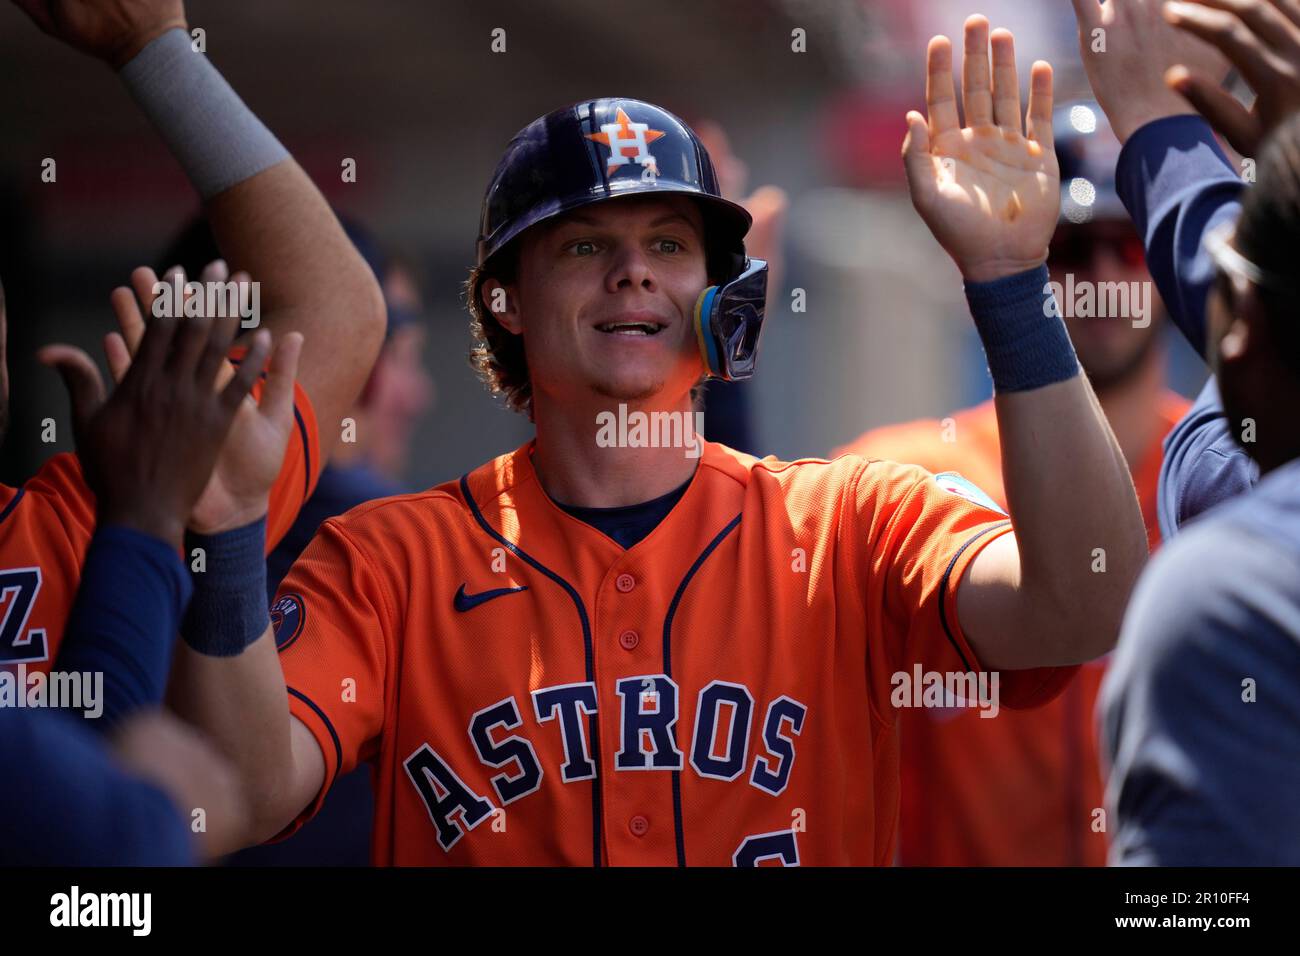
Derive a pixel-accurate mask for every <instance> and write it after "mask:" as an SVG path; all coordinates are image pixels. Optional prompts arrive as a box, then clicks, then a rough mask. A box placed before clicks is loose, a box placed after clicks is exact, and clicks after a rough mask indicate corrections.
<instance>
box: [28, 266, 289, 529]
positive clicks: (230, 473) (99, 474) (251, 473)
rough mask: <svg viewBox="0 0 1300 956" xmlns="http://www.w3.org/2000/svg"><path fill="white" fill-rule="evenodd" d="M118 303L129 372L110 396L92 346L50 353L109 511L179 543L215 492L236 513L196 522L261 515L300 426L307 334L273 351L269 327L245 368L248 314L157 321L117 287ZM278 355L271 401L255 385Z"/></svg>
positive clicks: (119, 372) (113, 356)
mask: <svg viewBox="0 0 1300 956" xmlns="http://www.w3.org/2000/svg"><path fill="white" fill-rule="evenodd" d="M143 271H147V270H137V274H138V275H139V277H140V279H141V280H143V279H144V278H145V277H144V276H143V275H140V273H142V272H143ZM149 275H150V276H151V275H152V273H151V272H150V273H149ZM113 306H114V309H115V311H116V312H117V315H118V322H119V325H120V326H121V328H122V332H120V333H118V332H114V333H112V334H110V335H109V336H108V337H107V338H106V340H105V345H104V349H105V352H106V354H107V356H108V362H109V367H110V369H111V370H112V373H113V378H114V380H115V381H116V382H117V386H116V387H115V388H114V390H113V393H112V395H111V396H109V397H108V398H107V399H105V388H104V382H103V379H102V378H101V377H100V374H99V369H98V368H97V367H96V366H95V363H94V362H93V360H92V359H91V358H90V356H89V355H87V354H86V353H85V352H83V351H82V350H81V349H78V348H75V347H73V346H70V345H49V346H46V347H45V348H43V349H41V351H40V352H39V353H38V358H39V359H40V361H41V362H43V363H44V364H46V365H49V366H51V367H53V368H55V369H57V370H58V372H59V374H60V375H61V376H62V377H63V380H64V383H65V385H66V386H67V389H68V392H69V394H70V395H71V398H72V411H73V427H74V431H75V433H76V439H77V452H78V456H79V458H80V460H81V467H82V470H83V472H84V473H85V475H86V480H87V482H88V483H89V485H90V487H91V489H92V490H93V491H94V492H95V495H96V498H97V504H98V510H99V520H100V521H101V522H102V523H111V524H125V525H127V526H130V527H134V528H136V529H138V530H141V531H144V532H145V533H148V534H152V535H154V536H155V537H159V538H162V539H163V540H165V541H168V542H169V543H172V544H175V545H176V546H177V547H179V545H180V542H181V538H182V533H183V531H184V529H185V527H186V526H187V525H189V526H190V527H196V515H197V516H199V517H200V518H201V517H202V516H201V515H200V508H202V507H203V506H204V504H205V503H206V504H207V506H208V509H209V511H211V512H213V513H220V515H221V517H222V518H223V519H224V521H225V522H226V523H224V524H220V525H219V526H216V527H208V526H200V527H196V530H204V531H218V530H225V529H226V528H231V527H236V526H238V525H239V524H246V523H248V522H249V521H252V520H255V519H256V518H258V517H260V515H261V514H263V513H265V511H266V501H267V498H268V496H269V491H270V487H271V484H272V482H273V481H274V479H275V476H276V475H277V474H278V472H279V468H280V462H281V461H282V459H283V457H284V449H285V445H286V443H287V440H288V435H289V432H290V430H291V429H292V424H293V383H294V377H295V375H296V372H297V365H298V355H299V353H300V352H301V349H302V336H301V335H298V334H297V333H291V334H290V335H287V336H285V337H284V339H282V340H281V341H280V343H279V344H278V346H277V347H276V349H275V352H274V354H273V355H271V337H270V334H269V333H268V332H266V331H264V330H263V331H259V332H257V333H255V334H254V336H253V338H252V341H251V343H250V345H249V349H248V353H247V355H246V356H245V359H244V361H243V363H242V364H241V365H240V366H239V367H238V368H235V367H233V366H231V365H230V364H229V363H228V362H227V360H226V354H227V352H228V350H229V348H230V344H231V342H232V341H233V339H234V335H235V331H236V329H237V328H238V326H239V316H238V315H234V316H230V317H228V318H217V319H207V318H171V317H165V316H164V317H157V318H154V319H153V320H152V321H151V322H150V324H149V326H148V327H147V328H146V327H145V324H144V320H143V318H142V317H141V315H140V311H139V309H138V307H137V306H136V302H135V297H134V295H133V294H132V293H131V291H130V290H129V289H117V290H115V291H114V293H113ZM268 355H271V364H270V368H269V370H268V373H267V377H266V383H265V390H264V392H263V394H262V397H261V402H260V404H259V403H258V402H257V401H255V400H254V399H253V397H252V396H251V395H250V394H249V393H250V391H251V390H252V388H253V385H254V383H255V382H256V381H257V379H258V376H259V374H260V372H261V369H262V367H263V365H264V364H265V363H266V360H267V356H268ZM200 524H201V522H200Z"/></svg>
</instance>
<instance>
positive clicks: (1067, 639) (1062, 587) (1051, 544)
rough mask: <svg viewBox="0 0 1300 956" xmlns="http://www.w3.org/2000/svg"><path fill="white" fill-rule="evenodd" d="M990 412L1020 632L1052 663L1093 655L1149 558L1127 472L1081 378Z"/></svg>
mask: <svg viewBox="0 0 1300 956" xmlns="http://www.w3.org/2000/svg"><path fill="white" fill-rule="evenodd" d="M994 404H995V406H996V409H997V418H998V433H999V436H1000V439H1001V446H1002V473H1003V476H1004V482H1005V488H1006V495H1007V504H1008V508H1009V510H1010V513H1011V521H1012V524H1013V526H1014V527H1015V529H1016V541H1017V543H1018V545H1019V550H1020V560H1021V574H1022V577H1021V586H1022V588H1023V589H1024V594H1025V598H1026V602H1027V603H1026V605H1025V608H1026V610H1027V611H1028V613H1029V615H1030V619H1029V620H1028V621H1027V622H1026V625H1027V626H1028V627H1029V628H1031V633H1035V634H1037V635H1039V636H1040V638H1041V639H1042V640H1044V641H1047V642H1051V643H1055V644H1058V645H1059V647H1058V648H1057V650H1056V653H1057V655H1058V657H1057V660H1056V663H1079V662H1082V661H1086V660H1091V659H1093V658H1096V657H1100V656H1101V655H1102V654H1105V653H1107V652H1108V651H1109V650H1110V649H1111V648H1112V647H1114V645H1115V640H1116V638H1117V637H1118V635H1119V629H1120V623H1121V621H1122V620H1123V616H1124V607H1125V604H1126V603H1127V601H1128V596H1129V593H1130V591H1131V590H1132V588H1133V584H1134V582H1135V581H1136V580H1137V576H1138V573H1139V572H1140V571H1141V569H1142V565H1143V563H1144V562H1145V561H1146V557H1147V539H1146V533H1145V529H1144V526H1143V522H1142V513H1141V509H1140V508H1139V506H1138V501H1137V496H1136V494H1135V492H1134V489H1133V480H1132V478H1131V477H1130V475H1129V470H1128V465H1127V463H1126V462H1125V459H1124V456H1123V454H1122V452H1121V451H1120V448H1119V445H1118V443H1117V442H1116V440H1115V436H1114V435H1113V434H1112V432H1111V429H1110V425H1109V423H1108V422H1107V421H1106V417H1105V415H1104V413H1103V412H1102V410H1101V406H1100V405H1099V404H1098V402H1097V398H1096V396H1095V395H1094V394H1093V391H1092V387H1091V385H1089V383H1088V380H1087V378H1086V377H1085V376H1084V375H1082V374H1079V375H1076V376H1075V377H1074V378H1072V379H1070V380H1068V381H1065V382H1060V383H1057V384H1055V385H1049V386H1047V387H1045V388H1040V389H1036V390H1034V391H1030V392H1015V393H1011V394H1007V395H998V396H996V398H995V399H994Z"/></svg>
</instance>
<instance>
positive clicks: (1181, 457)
mask: <svg viewBox="0 0 1300 956" xmlns="http://www.w3.org/2000/svg"><path fill="white" fill-rule="evenodd" d="M1164 449H1165V456H1164V459H1163V460H1162V461H1161V462H1160V485H1159V493H1158V495H1157V496H1156V516H1157V518H1158V519H1159V521H1160V537H1161V539H1162V540H1165V541H1168V540H1169V539H1170V538H1172V537H1173V536H1174V534H1175V533H1176V532H1177V531H1178V530H1179V529H1180V528H1181V527H1182V526H1183V525H1184V524H1186V523H1187V522H1188V521H1190V520H1191V519H1193V518H1195V517H1196V516H1197V515H1200V514H1203V513H1204V512H1206V511H1208V510H1209V509H1211V508H1213V507H1214V506H1215V505H1217V504H1219V503H1220V502H1223V501H1226V500H1228V499H1229V498H1234V497H1236V496H1237V495H1239V494H1241V493H1242V492H1244V491H1246V490H1247V489H1249V488H1252V487H1254V485H1255V484H1256V482H1258V481H1259V465H1257V464H1255V462H1254V461H1253V460H1252V459H1251V457H1250V456H1249V455H1247V454H1246V452H1245V451H1243V450H1242V447H1241V446H1240V445H1239V444H1237V442H1236V440H1235V439H1234V438H1233V435H1232V432H1231V430H1230V429H1229V427H1228V418H1227V416H1226V415H1225V414H1224V411H1223V402H1222V400H1221V399H1220V398H1219V385H1218V382H1216V381H1215V380H1214V378H1213V377H1211V378H1210V379H1209V380H1208V381H1207V382H1206V383H1205V387H1204V388H1203V389H1201V394H1200V395H1199V396H1198V397H1197V399H1196V401H1195V403H1193V405H1192V407H1191V408H1189V409H1188V410H1187V414H1185V415H1184V416H1183V417H1182V420H1181V421H1179V422H1178V424H1177V425H1175V426H1174V427H1173V429H1172V430H1171V431H1170V432H1169V434H1168V435H1166V436H1165V441H1164Z"/></svg>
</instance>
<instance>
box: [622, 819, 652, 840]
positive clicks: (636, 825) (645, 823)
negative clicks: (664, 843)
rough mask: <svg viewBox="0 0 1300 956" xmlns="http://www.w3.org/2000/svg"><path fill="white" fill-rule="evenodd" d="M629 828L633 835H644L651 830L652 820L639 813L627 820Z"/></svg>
mask: <svg viewBox="0 0 1300 956" xmlns="http://www.w3.org/2000/svg"><path fill="white" fill-rule="evenodd" d="M627 828H628V829H629V830H631V831H632V835H633V836H637V837H643V836H645V835H646V834H647V833H649V832H650V821H649V820H647V819H646V818H645V817H643V816H641V814H639V813H638V814H637V815H636V816H634V817H633V818H632V819H631V820H628V821H627Z"/></svg>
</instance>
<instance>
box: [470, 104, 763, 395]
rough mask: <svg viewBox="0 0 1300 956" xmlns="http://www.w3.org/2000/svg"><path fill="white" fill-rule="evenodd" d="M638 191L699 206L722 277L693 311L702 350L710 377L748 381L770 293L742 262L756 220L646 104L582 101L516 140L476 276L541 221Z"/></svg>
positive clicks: (756, 263)
mask: <svg viewBox="0 0 1300 956" xmlns="http://www.w3.org/2000/svg"><path fill="white" fill-rule="evenodd" d="M638 193H661V194H677V195H685V196H690V197H692V198H693V199H694V200H696V202H697V203H698V204H699V207H700V210H701V212H702V213H703V216H704V232H705V243H706V246H707V247H708V249H709V258H710V264H711V266H712V268H713V270H714V272H715V273H718V274H719V275H716V276H715V277H716V278H719V279H720V280H721V284H720V285H719V286H710V287H709V288H708V289H706V290H705V291H704V293H702V294H701V296H700V299H699V302H698V303H697V304H696V309H695V311H696V332H697V335H698V337H699V344H700V352H701V355H702V356H703V357H704V360H705V362H706V363H707V365H708V368H709V372H710V374H711V375H714V376H716V377H718V378H724V379H739V378H748V377H749V376H750V375H752V374H753V370H754V360H755V356H756V352H757V347H758V334H759V331H760V329H761V327H762V322H763V311H764V310H763V302H764V298H765V293H766V286H767V274H766V263H764V262H763V261H762V260H759V259H755V260H749V259H747V258H746V256H745V242H744V237H745V233H746V232H748V231H749V226H750V223H751V221H752V220H751V218H750V215H749V213H748V212H746V211H745V208H744V207H743V206H740V205H738V204H737V203H733V202H730V201H729V200H726V199H724V198H722V194H721V192H720V191H719V189H718V178H717V175H716V173H715V172H714V169H713V161H712V160H711V159H710V158H709V154H708V152H707V151H706V150H705V149H704V145H703V144H702V143H701V142H700V140H699V138H698V137H697V136H696V135H695V133H694V132H693V131H692V130H691V128H690V127H689V126H687V125H686V124H685V123H684V122H682V121H681V120H680V119H678V118H677V117H676V116H674V115H673V114H672V113H669V112H668V111H667V110H664V109H661V108H659V107H658V106H655V105H653V104H651V103H646V102H644V101H643V100H635V99H627V98H621V97H608V98H604V99H597V100H585V101H583V102H581V103H575V104H573V105H571V106H566V107H564V108H563V109H558V110H555V111H554V112H552V113H547V114H546V115H545V116H543V117H541V118H539V119H536V120H534V121H533V122H531V123H529V124H528V125H527V126H525V127H524V128H523V129H522V130H520V131H519V132H518V133H516V134H515V136H514V138H513V139H512V140H511V141H510V145H509V146H507V147H506V151H505V154H504V155H503V156H502V157H501V162H500V163H498V164H497V168H496V172H495V173H494V174H493V176H492V181H491V182H490V183H489V184H488V188H487V193H486V195H485V196H484V197H483V211H482V216H481V219H480V223H479V236H478V264H479V267H480V271H482V268H483V267H484V266H485V265H487V263H488V262H489V261H490V260H491V259H492V257H493V256H495V255H496V254H497V253H499V252H500V251H501V250H502V249H504V248H505V247H506V246H507V245H508V244H509V243H510V242H511V241H513V240H514V239H516V238H518V237H519V236H520V235H521V234H522V233H523V232H524V230H526V229H528V228H530V227H532V226H535V225H537V224H538V223H540V222H545V221H546V220H548V219H553V218H554V217H556V216H560V215H563V214H564V213H567V212H570V211H572V210H574V209H578V208H580V207H582V206H588V205H591V204H592V203H598V202H605V201H607V200H610V199H618V198H619V197H622V196H630V195H635V194H638ZM470 294H471V295H475V296H476V295H477V294H478V290H477V289H471V290H470Z"/></svg>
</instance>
